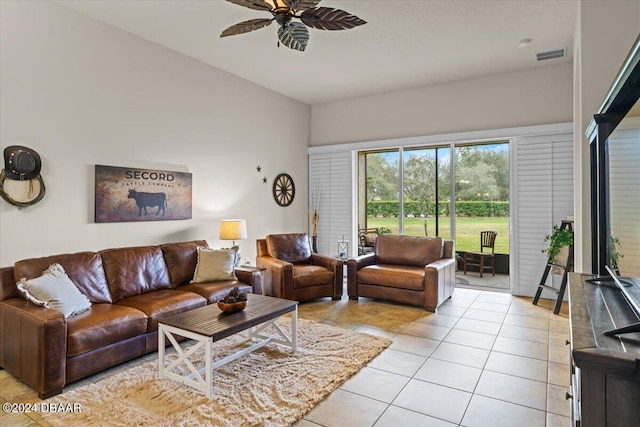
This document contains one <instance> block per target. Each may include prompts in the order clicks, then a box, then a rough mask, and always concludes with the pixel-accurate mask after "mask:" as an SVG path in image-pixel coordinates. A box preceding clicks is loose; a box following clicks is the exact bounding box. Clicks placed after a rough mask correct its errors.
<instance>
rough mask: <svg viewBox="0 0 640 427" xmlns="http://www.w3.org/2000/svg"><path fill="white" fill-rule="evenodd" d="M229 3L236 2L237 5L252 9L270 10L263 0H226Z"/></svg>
mask: <svg viewBox="0 0 640 427" xmlns="http://www.w3.org/2000/svg"><path fill="white" fill-rule="evenodd" d="M227 1H228V2H229V3H233V4H237V5H239V6H244V7H248V8H249V9H254V10H266V11H267V12H270V11H271V6H270V5H269V3H267V2H265V1H264V0H227Z"/></svg>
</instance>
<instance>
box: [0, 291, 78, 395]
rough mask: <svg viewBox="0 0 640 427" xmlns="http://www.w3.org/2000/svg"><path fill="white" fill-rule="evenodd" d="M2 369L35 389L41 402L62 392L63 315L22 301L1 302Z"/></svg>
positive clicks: (63, 378)
mask: <svg viewBox="0 0 640 427" xmlns="http://www.w3.org/2000/svg"><path fill="white" fill-rule="evenodd" d="M0 321H2V325H0V366H2V367H3V368H5V369H6V370H7V371H9V372H11V373H12V374H13V375H15V376H16V377H18V378H20V380H21V381H23V382H24V383H26V384H28V385H29V386H31V387H33V388H34V389H35V390H36V391H37V392H38V396H39V397H40V398H41V399H46V398H48V397H50V396H53V395H55V394H58V393H60V392H62V387H64V385H65V378H66V363H67V323H66V322H65V320H64V316H63V315H62V313H60V312H58V311H55V310H50V309H48V308H44V307H39V306H37V305H34V304H31V303H29V302H27V301H25V300H22V299H20V298H11V299H8V300H5V301H2V302H0Z"/></svg>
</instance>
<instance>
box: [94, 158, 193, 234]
mask: <svg viewBox="0 0 640 427" xmlns="http://www.w3.org/2000/svg"><path fill="white" fill-rule="evenodd" d="M95 195H96V205H95V209H96V211H95V221H96V222H125V221H163V220H176V219H191V211H192V200H191V197H192V180H191V174H190V173H187V172H173V171H162V170H152V169H138V168H126V167H118V166H104V165H96V183H95Z"/></svg>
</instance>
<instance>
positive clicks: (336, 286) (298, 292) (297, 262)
mask: <svg viewBox="0 0 640 427" xmlns="http://www.w3.org/2000/svg"><path fill="white" fill-rule="evenodd" d="M256 245H257V254H258V255H257V257H256V265H257V266H258V267H263V268H266V269H267V270H268V271H269V272H270V274H271V291H270V292H269V290H268V289H267V292H268V293H269V294H270V295H272V296H274V297H278V298H285V299H289V300H295V301H309V300H312V299H316V298H323V297H331V298H332V299H334V300H339V299H340V298H341V297H342V288H343V284H342V281H343V274H342V267H343V262H342V261H341V260H339V259H336V258H332V257H330V256H326V255H320V254H316V253H313V252H312V251H311V244H310V242H309V236H308V235H307V234H306V233H294V234H270V235H268V236H267V237H266V238H265V239H258V240H257V241H256Z"/></svg>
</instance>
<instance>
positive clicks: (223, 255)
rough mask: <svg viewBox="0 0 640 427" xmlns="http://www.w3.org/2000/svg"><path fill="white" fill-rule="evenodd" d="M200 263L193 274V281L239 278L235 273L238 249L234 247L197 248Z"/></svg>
mask: <svg viewBox="0 0 640 427" xmlns="http://www.w3.org/2000/svg"><path fill="white" fill-rule="evenodd" d="M197 252H198V263H197V264H196V271H195V273H194V274H193V280H192V282H193V283H200V282H219V281H226V280H238V278H237V277H236V275H235V274H234V273H233V271H234V269H235V264H236V251H235V250H233V249H206V248H203V247H198V248H197Z"/></svg>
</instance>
